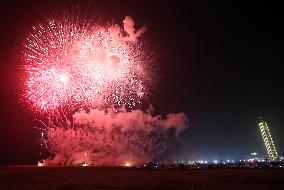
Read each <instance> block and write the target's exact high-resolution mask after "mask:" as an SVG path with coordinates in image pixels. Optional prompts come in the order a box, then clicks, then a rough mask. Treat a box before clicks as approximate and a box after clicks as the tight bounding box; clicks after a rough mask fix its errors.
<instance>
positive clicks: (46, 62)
mask: <svg viewBox="0 0 284 190" xmlns="http://www.w3.org/2000/svg"><path fill="white" fill-rule="evenodd" d="M144 31H145V28H144V27H142V28H141V29H140V30H138V31H135V29H134V22H133V20H132V19H131V17H126V18H125V20H124V22H123V27H120V26H119V25H117V24H115V25H106V26H103V25H98V24H90V23H87V22H83V23H81V22H80V20H74V19H70V18H68V17H63V18H52V19H46V21H45V22H43V23H41V24H38V25H37V26H34V27H33V29H32V30H31V31H30V32H29V34H28V35H27V37H26V40H25V41H24V43H23V44H24V48H23V55H24V56H23V57H24V61H23V63H24V70H25V72H24V77H23V78H24V79H25V93H24V94H25V99H26V100H27V101H28V102H29V103H30V104H31V105H32V107H33V108H35V109H36V110H41V111H42V110H43V111H45V112H50V111H54V110H57V109H60V108H64V107H69V108H74V107H76V106H77V105H80V106H81V107H103V106H105V105H107V107H110V106H111V105H112V106H113V107H123V106H126V107H129V108H133V107H136V105H137V104H139V103H140V102H141V99H142V98H143V97H144V96H145V92H146V90H145V89H146V86H147V85H146V84H147V82H146V81H149V75H148V73H149V71H147V70H146V69H145V67H144V64H145V62H147V63H149V60H147V59H148V58H147V56H149V54H145V53H144V51H143V50H145V46H144V43H143V42H139V40H138V38H139V37H140V35H141V34H142V33H143V32H144ZM145 52H146V51H145Z"/></svg>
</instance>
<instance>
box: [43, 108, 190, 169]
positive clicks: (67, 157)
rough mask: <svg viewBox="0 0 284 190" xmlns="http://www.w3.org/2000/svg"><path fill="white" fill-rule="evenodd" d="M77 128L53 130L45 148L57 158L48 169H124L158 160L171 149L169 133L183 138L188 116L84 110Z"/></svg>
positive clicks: (48, 162)
mask: <svg viewBox="0 0 284 190" xmlns="http://www.w3.org/2000/svg"><path fill="white" fill-rule="evenodd" d="M73 122H74V123H73V125H71V124H70V125H69V126H67V127H66V128H58V127H54V128H49V129H48V137H47V139H46V142H45V145H46V147H47V149H48V150H49V151H50V152H51V154H52V155H53V157H52V158H49V159H47V160H45V164H46V165H58V164H62V165H81V164H82V163H89V164H93V165H99V166H101V165H124V164H125V163H126V162H130V163H133V164H142V163H145V162H148V161H150V160H152V159H157V158H158V157H159V155H161V153H163V152H164V151H165V150H166V148H167V131H168V130H169V129H172V128H175V129H176V131H177V133H176V135H179V133H180V131H181V130H184V129H186V128H187V124H186V116H185V114H184V113H176V114H174V113H171V114H168V115H167V116H166V118H165V119H162V117H161V116H160V115H158V116H153V115H152V114H151V112H150V110H147V111H146V112H143V111H141V110H132V111H130V112H127V111H126V110H125V109H120V110H114V109H109V110H107V111H101V110H98V109H92V110H90V111H89V112H88V113H87V112H86V111H84V110H80V111H79V112H77V113H75V114H74V115H73Z"/></svg>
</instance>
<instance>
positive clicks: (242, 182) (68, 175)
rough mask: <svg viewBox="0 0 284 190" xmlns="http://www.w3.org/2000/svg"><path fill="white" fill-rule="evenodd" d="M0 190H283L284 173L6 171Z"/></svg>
mask: <svg viewBox="0 0 284 190" xmlns="http://www.w3.org/2000/svg"><path fill="white" fill-rule="evenodd" d="M0 189H1V190H2V189H3V190H4V189H7V190H9V189H23V190H28V189H41V190H42V189H43V190H44V189H50V190H55V189H80V190H92V189H141V190H142V189H143V190H144V189H145V190H146V189H188V190H194V189H229V190H233V189H250V190H252V189H284V170H280V169H211V170H210V169H209V170H159V171H149V170H138V169H131V168H93V167H86V168H83V167H73V168H38V167H6V168H4V167H3V168H0Z"/></svg>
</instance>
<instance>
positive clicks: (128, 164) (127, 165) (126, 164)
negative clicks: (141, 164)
mask: <svg viewBox="0 0 284 190" xmlns="http://www.w3.org/2000/svg"><path fill="white" fill-rule="evenodd" d="M124 166H126V167H131V166H132V164H131V163H130V162H125V164H124Z"/></svg>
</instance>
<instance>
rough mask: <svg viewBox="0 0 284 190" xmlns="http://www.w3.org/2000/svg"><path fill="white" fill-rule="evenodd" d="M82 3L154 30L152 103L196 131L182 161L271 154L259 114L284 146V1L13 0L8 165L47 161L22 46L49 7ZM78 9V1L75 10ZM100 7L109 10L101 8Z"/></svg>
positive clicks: (1, 96) (8, 39) (0, 148)
mask: <svg viewBox="0 0 284 190" xmlns="http://www.w3.org/2000/svg"><path fill="white" fill-rule="evenodd" d="M71 2H76V3H77V4H80V5H81V6H83V7H84V6H86V5H89V6H90V8H89V11H90V12H94V14H99V15H102V17H103V18H105V19H109V21H111V20H112V19H113V18H114V20H116V21H122V20H123V18H124V16H125V15H130V16H132V17H133V18H134V20H135V21H137V22H136V23H137V25H138V26H142V25H143V24H145V23H146V24H147V25H148V27H149V30H148V31H147V33H146V36H147V39H148V40H149V41H150V42H151V44H153V46H154V47H155V49H156V55H157V65H156V68H155V70H156V72H157V74H156V75H157V76H158V77H159V78H158V79H159V83H158V84H157V87H155V90H154V91H152V93H151V95H150V98H149V99H148V100H147V103H148V104H152V105H153V106H154V107H155V113H156V114H162V115H165V114H167V113H170V112H184V113H186V115H187V116H188V118H189V128H188V129H187V130H186V131H185V132H184V133H183V134H182V138H181V140H182V143H180V145H179V146H175V147H173V148H172V150H171V152H172V154H173V155H175V156H176V158H177V159H185V160H187V159H190V160H192V159H203V160H215V159H218V160H220V159H226V160H227V159H246V158H248V156H249V154H250V153H251V152H258V153H259V154H261V155H265V153H266V152H265V149H264V147H263V142H262V139H261V136H260V132H259V130H258V126H257V123H258V118H259V116H263V118H265V119H266V120H267V122H268V125H269V127H270V132H271V134H272V137H273V139H274V143H275V145H276V148H277V150H278V153H279V154H280V155H283V153H284V152H283V149H284V141H283V139H284V128H283V126H284V112H283V108H284V99H283V97H284V90H283V82H284V76H283V69H282V64H283V56H281V53H282V50H283V47H282V39H281V38H282V35H283V29H281V28H282V26H281V25H283V21H282V20H281V19H280V17H278V16H276V15H274V14H271V12H272V11H273V12H275V13H277V10H276V8H275V7H277V5H269V4H264V3H263V4H261V3H259V2H258V4H257V5H255V4H254V5H249V4H247V3H243V4H241V3H238V4H235V3H225V4H223V3H219V4H215V3H213V2H211V3H209V2H206V1H202V2H201V1H198V2H199V3H193V2H192V3H191V2H188V1H173V2H172V3H169V2H166V1H155V2H152V1H138V0H137V1H130V0H129V1H95V2H92V1H64V2H63V3H58V2H57V1H55V0H54V1H44V2H41V1H25V2H23V1H21V2H18V1H9V3H4V2H1V5H0V9H1V10H0V14H1V15H0V27H1V30H0V34H1V35H0V39H1V43H0V77H1V79H0V87H1V93H0V106H1V109H0V155H1V156H0V163H1V164H25V163H26V164H28V163H35V162H37V159H38V156H37V154H38V150H39V131H37V130H36V129H33V127H35V126H38V125H39V123H38V122H37V121H35V118H34V115H33V113H32V112H31V111H29V110H28V109H27V108H26V107H23V105H22V104H21V103H19V100H18V98H19V96H17V94H18V93H19V85H18V81H17V73H18V72H19V70H17V67H18V66H19V63H17V62H16V61H15V60H16V58H17V53H16V52H17V42H18V40H19V39H20V38H21V36H22V35H23V34H24V31H25V30H26V29H28V28H30V27H31V26H32V25H33V23H34V22H36V21H37V19H38V18H40V15H41V14H42V13H44V12H45V11H46V10H53V11H58V10H60V8H62V7H63V5H64V4H65V5H64V6H65V7H66V6H67V7H68V6H70V3H71ZM68 4H69V5H68ZM98 9H99V12H98V11H97V10H98Z"/></svg>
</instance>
